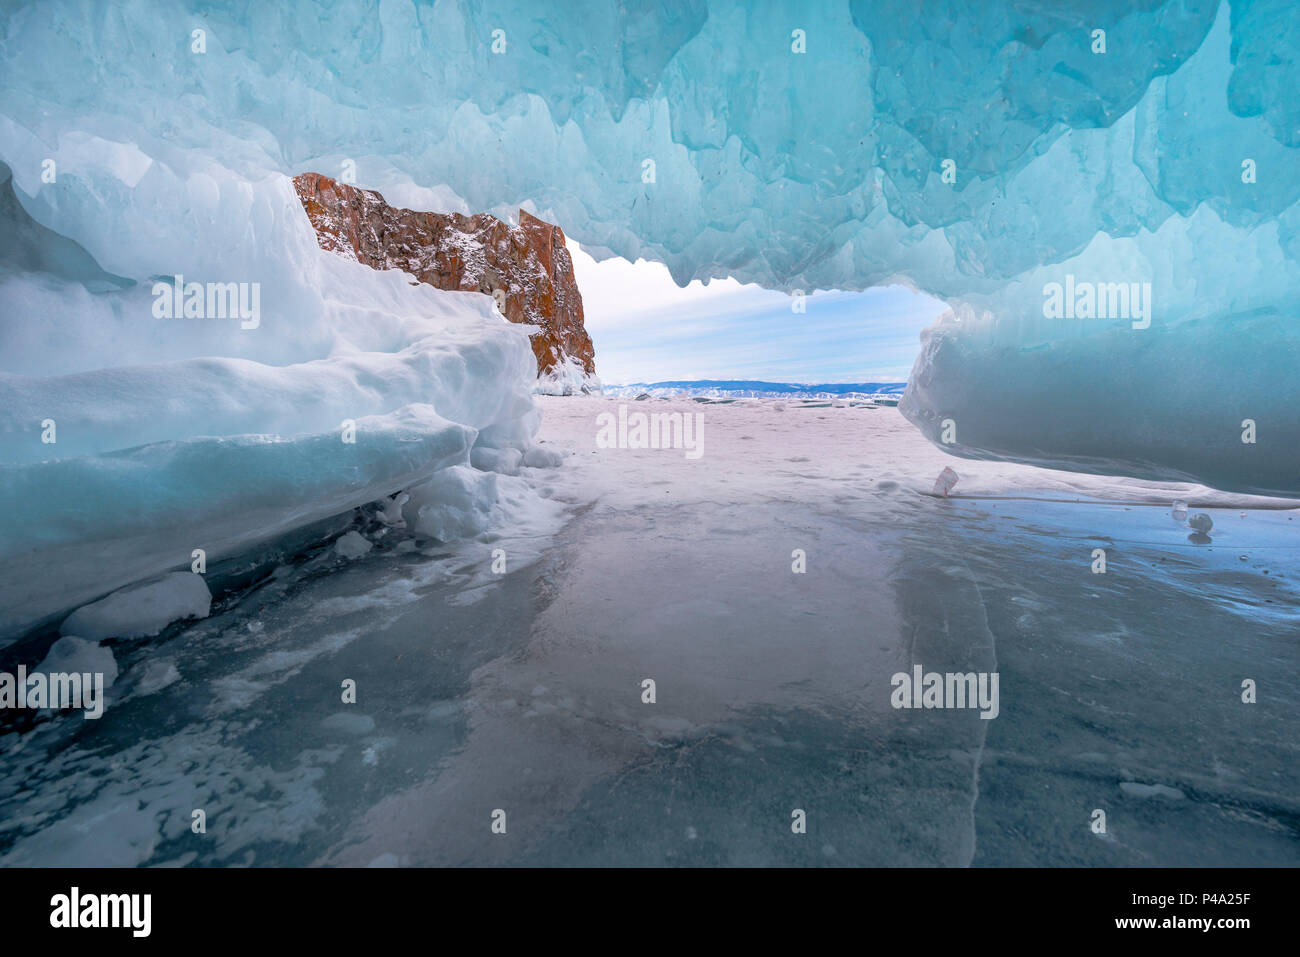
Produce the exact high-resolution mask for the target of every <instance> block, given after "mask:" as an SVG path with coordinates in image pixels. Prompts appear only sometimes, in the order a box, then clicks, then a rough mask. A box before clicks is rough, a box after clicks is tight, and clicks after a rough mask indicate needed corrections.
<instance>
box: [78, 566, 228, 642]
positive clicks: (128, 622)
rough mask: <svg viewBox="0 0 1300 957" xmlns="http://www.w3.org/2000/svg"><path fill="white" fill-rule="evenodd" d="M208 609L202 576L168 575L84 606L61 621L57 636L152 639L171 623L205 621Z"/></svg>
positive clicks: (123, 589)
mask: <svg viewBox="0 0 1300 957" xmlns="http://www.w3.org/2000/svg"><path fill="white" fill-rule="evenodd" d="M211 608H212V593H211V592H210V591H208V586H207V583H206V582H205V581H204V580H203V576H202V575H196V574H194V573H193V572H171V573H170V574H167V575H164V576H162V577H161V578H156V579H154V580H153V581H147V582H143V583H141V584H138V585H129V586H127V587H126V588H122V589H119V590H118V591H115V592H113V593H112V594H111V595H109V596H108V597H107V598H101V599H100V600H99V601H96V602H92V603H91V604H89V605H83V606H82V607H81V608H78V609H77V610H76V611H74V612H73V613H72V614H71V615H69V616H68V617H67V618H65V619H64V621H63V624H61V625H60V626H59V634H61V635H77V636H79V637H81V638H89V639H90V640H91V641H102V640H103V639H105V638H151V637H153V636H154V635H156V634H158V633H159V632H160V631H162V630H163V629H164V628H166V627H167V626H168V625H170V624H171V623H172V622H174V621H180V620H181V619H183V618H207V617H208V612H209V611H210V610H211Z"/></svg>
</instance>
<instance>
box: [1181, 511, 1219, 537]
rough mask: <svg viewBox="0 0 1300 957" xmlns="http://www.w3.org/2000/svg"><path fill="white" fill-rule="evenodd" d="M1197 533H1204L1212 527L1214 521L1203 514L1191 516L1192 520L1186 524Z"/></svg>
mask: <svg viewBox="0 0 1300 957" xmlns="http://www.w3.org/2000/svg"><path fill="white" fill-rule="evenodd" d="M1187 524H1188V525H1190V526H1192V528H1194V529H1196V530H1197V531H1198V532H1201V533H1205V532H1208V531H1209V530H1210V529H1212V528H1213V527H1214V520H1213V519H1212V518H1210V516H1208V515H1206V514H1205V513H1204V512H1200V513H1198V514H1196V515H1193V516H1192V520H1191V521H1190V522H1188V523H1187Z"/></svg>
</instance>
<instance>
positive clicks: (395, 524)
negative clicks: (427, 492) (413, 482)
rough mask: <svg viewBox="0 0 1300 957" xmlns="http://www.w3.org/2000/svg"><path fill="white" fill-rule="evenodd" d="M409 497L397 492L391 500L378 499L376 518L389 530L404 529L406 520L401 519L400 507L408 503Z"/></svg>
mask: <svg viewBox="0 0 1300 957" xmlns="http://www.w3.org/2000/svg"><path fill="white" fill-rule="evenodd" d="M410 499H411V496H409V495H407V494H406V493H405V492H398V493H397V494H396V495H394V496H393V497H392V498H384V499H380V500H379V502H378V503H377V504H378V505H379V514H378V515H377V516H376V518H378V519H379V520H380V521H381V522H383V523H384V524H385V525H387V526H388V527H389V528H406V519H404V518H402V506H403V505H405V504H406V503H407V502H408V501H410Z"/></svg>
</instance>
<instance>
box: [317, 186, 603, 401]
mask: <svg viewBox="0 0 1300 957" xmlns="http://www.w3.org/2000/svg"><path fill="white" fill-rule="evenodd" d="M293 184H294V188H295V189H296V190H297V192H298V198H299V199H301V200H302V205H303V208H304V209H305V210H306V211H307V216H308V218H309V219H310V220H311V224H312V226H313V227H315V229H316V235H317V239H318V241H319V242H320V245H321V248H322V249H328V250H331V251H333V252H337V253H340V254H342V255H344V256H346V257H348V258H349V259H352V260H354V261H356V262H360V263H364V264H365V265H367V266H370V267H372V268H374V269H400V270H403V271H404V272H408V273H410V274H411V275H413V276H415V278H416V279H418V280H420V282H425V283H429V284H430V285H432V286H436V287H437V288H439V289H447V290H464V291H472V292H481V293H486V294H487V295H489V296H492V297H493V298H494V300H495V301H497V304H498V308H499V309H500V310H501V312H502V315H504V316H505V317H506V318H507V319H509V320H510V321H511V322H518V323H526V324H529V325H535V326H537V327H538V331H537V333H536V334H535V335H534V336H533V339H532V345H533V354H534V355H535V356H536V357H537V370H538V373H539V375H540V380H539V381H540V385H539V390H540V391H546V392H551V391H555V390H559V392H558V394H567V393H566V392H565V391H563V390H565V389H566V388H567V389H569V390H570V391H581V390H582V389H583V387H584V386H588V387H589V388H590V386H592V385H594V387H595V390H596V391H598V390H599V388H600V380H599V379H596V378H595V372H596V367H595V351H594V349H593V347H592V344H591V336H590V335H588V334H587V330H586V329H585V328H584V326H583V315H582V295H581V294H580V293H579V292H578V283H577V280H576V279H575V278H574V274H573V259H572V257H571V256H570V255H569V250H568V248H567V247H566V246H565V242H564V231H563V230H562V229H560V227H558V226H552V225H551V224H550V223H546V222H543V221H542V220H540V219H538V218H537V217H536V216H533V215H532V214H530V213H529V212H527V211H526V210H523V209H521V210H519V225H518V226H512V225H510V224H509V223H504V222H502V221H501V220H499V219H497V218H496V217H495V216H492V215H490V214H488V213H480V214H479V215H477V216H462V215H460V214H459V213H449V214H443V213H433V212H416V211H414V210H410V209H399V208H397V207H394V206H390V205H389V204H388V203H386V202H385V201H384V197H383V196H381V195H380V194H379V193H377V192H375V191H374V190H369V189H358V188H356V187H354V186H349V185H347V184H346V183H340V182H337V181H335V180H333V179H331V178H330V177H328V176H322V175H321V174H319V173H302V174H300V175H299V176H296V177H294V181H293Z"/></svg>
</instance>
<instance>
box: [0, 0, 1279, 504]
mask: <svg viewBox="0 0 1300 957" xmlns="http://www.w3.org/2000/svg"><path fill="white" fill-rule="evenodd" d="M1098 31H1102V33H1098ZM1298 47H1300V15H1297V14H1296V13H1295V11H1294V9H1293V7H1292V6H1291V5H1290V4H1289V3H1287V2H1285V0H1262V2H1259V0H1257V2H1236V3H1232V4H1228V3H1222V4H1220V3H1215V2H1203V0H1181V2H1168V3H1161V2H1155V0H1141V2H1138V0H1123V2H1118V0H1117V2H1104V0H1086V2H1084V0H1073V2H1071V0H1066V2H1058V0H1053V2H1043V3H1037V4H1036V3H1016V4H1014V5H1011V4H998V3H992V2H990V3H966V2H956V0H953V2H937V3H932V2H927V3H926V4H924V5H923V6H921V5H918V4H915V3H912V2H909V0H883V2H882V0H870V2H868V0H851V2H829V3H825V4H815V5H807V4H796V3H779V2H770V3H759V4H755V3H751V2H735V3H727V2H713V3H705V2H702V0H693V2H692V0H683V2H675V3H665V4H654V5H651V4H620V3H615V2H572V3H564V4H559V3H554V2H540V0H538V2H518V0H515V2H474V0H464V2H446V0H440V2H436V3H432V4H429V3H413V2H409V0H383V2H370V3H354V2H342V0H341V2H337V3H333V4H330V5H328V6H325V5H320V4H316V3H308V2H301V3H290V2H285V3H276V4H247V3H222V2H201V3H200V2H169V3H161V2H147V0H135V2H131V3H124V4H105V3H90V2H83V3H74V2H67V0H42V2H31V3H11V4H8V5H6V6H5V7H4V10H3V12H0V161H3V162H4V163H5V164H6V165H7V166H8V167H9V168H10V169H12V179H13V184H14V196H13V201H12V203H11V205H13V206H15V207H20V211H21V212H22V213H23V214H25V216H26V219H23V218H22V217H18V216H17V211H16V210H11V212H14V214H15V217H16V218H15V219H14V222H18V221H20V220H21V221H22V223H23V224H24V225H23V227H22V228H23V229H24V230H25V231H26V232H25V233H24V235H27V234H30V235H32V236H35V237H38V238H39V241H33V242H32V243H26V242H24V243H17V244H9V245H8V246H4V245H3V243H2V242H0V246H3V248H4V249H8V250H9V253H7V254H6V257H7V258H6V259H5V266H4V270H5V271H4V273H3V277H2V278H0V281H2V283H3V285H0V309H2V310H3V313H4V321H3V323H0V337H3V343H2V344H3V346H4V348H3V350H0V363H2V364H3V370H4V371H5V372H7V373H10V374H11V375H17V376H23V377H32V376H40V377H55V376H58V377H65V376H67V377H72V378H71V379H66V380H62V379H61V380H60V381H59V382H57V383H55V382H54V381H53V380H52V379H50V380H49V381H47V382H45V384H44V385H39V386H38V385H34V384H33V383H32V382H29V381H25V380H24V381H14V380H8V379H7V380H5V383H4V388H5V389H6V390H7V391H6V392H5V394H4V400H5V408H6V410H7V414H6V415H5V419H6V421H5V422H4V423H2V425H0V431H2V432H3V443H4V455H5V456H6V459H5V460H6V461H8V462H11V463H16V462H23V461H27V460H29V459H31V458H32V457H33V456H37V455H41V454H43V453H42V452H40V451H34V448H35V447H34V446H33V445H32V444H31V443H32V441H33V440H34V438H35V437H36V436H37V434H38V432H39V422H40V421H41V419H43V418H46V417H48V414H47V413H44V412H42V411H40V408H39V407H40V406H41V405H42V404H49V403H55V402H57V403H61V405H59V410H58V411H59V415H63V416H65V417H67V416H70V417H71V420H72V421H85V422H86V423H87V427H86V428H85V429H63V428H61V430H60V434H59V442H60V443H61V445H60V451H59V455H65V454H66V455H72V454H77V455H81V454H112V453H113V452H114V451H115V450H120V449H123V448H127V447H129V444H130V443H145V442H156V441H167V440H172V439H175V438H177V437H184V438H188V437H193V436H195V435H198V434H214V435H217V436H234V435H245V434H276V435H283V434H286V433H292V432H293V431H294V429H296V428H299V427H300V428H301V431H303V432H304V433H308V434H318V433H317V432H316V431H315V430H318V429H320V428H322V427H323V426H322V423H324V422H325V421H326V420H327V419H330V418H333V417H334V416H336V415H337V414H338V413H339V411H340V409H341V408H342V407H345V406H346V407H352V406H355V405H358V404H361V405H365V406H366V408H364V409H363V410H361V411H359V412H358V413H357V414H358V415H367V414H389V413H392V412H394V411H395V410H397V409H398V408H401V407H402V403H405V402H408V401H412V400H418V399H420V398H424V399H426V400H428V401H429V403H430V404H431V405H433V407H434V408H435V409H436V414H438V415H439V416H441V417H445V418H446V419H447V421H449V422H451V423H454V424H456V425H460V426H466V427H469V428H472V429H481V428H488V429H491V428H494V427H496V426H497V425H498V424H500V427H501V428H504V429H505V430H507V431H510V430H514V431H522V432H526V431H527V430H526V428H524V427H522V426H517V423H520V422H522V421H523V418H522V416H523V415H524V413H521V412H519V409H520V408H522V406H518V405H517V404H516V397H517V395H516V393H517V390H516V389H515V387H514V386H509V387H506V386H502V385H501V383H502V382H504V381H506V380H509V379H510V377H511V376H512V375H513V372H511V371H510V370H511V369H512V368H513V366H512V363H513V361H514V360H513V359H512V358H510V357H511V356H512V355H514V353H513V352H512V350H513V349H514V348H515V347H514V346H512V345H508V344H507V338H506V337H507V335H508V334H506V333H502V332H500V330H496V329H493V330H491V331H487V332H485V331H483V330H484V329H487V328H488V327H487V326H485V325H483V323H482V322H481V321H480V320H484V321H486V320H487V319H489V318H491V317H490V316H487V315H483V316H479V317H478V318H474V317H470V316H461V318H459V319H457V318H454V317H453V316H452V313H457V312H458V309H456V308H452V307H450V306H448V305H447V304H446V302H445V301H443V300H438V301H437V302H436V303H435V301H434V299H430V298H419V297H421V296H424V295H425V294H424V293H421V292H420V291H418V290H417V291H412V290H411V289H409V288H408V287H407V286H405V285H404V284H403V283H401V281H400V277H390V278H389V279H387V280H384V279H379V280H374V281H369V280H367V281H365V282H363V281H361V280H357V281H355V282H354V281H353V279H352V277H345V278H343V279H339V278H338V275H337V273H334V272H332V270H336V269H338V268H339V267H338V266H337V264H334V263H331V264H330V269H328V270H327V269H324V268H323V267H322V266H321V265H320V263H319V260H318V257H315V255H314V252H313V251H312V249H311V248H309V247H310V246H311V237H310V235H309V233H308V232H307V231H306V229H305V220H304V221H302V223H301V224H300V223H299V221H298V220H297V219H296V218H295V216H296V212H297V211H296V210H294V202H295V201H294V199H293V196H292V193H291V187H290V185H289V179H288V177H290V176H292V175H293V174H295V173H298V172H301V171H304V170H309V169H312V170H319V171H321V172H324V173H327V174H330V175H335V176H338V177H342V178H347V177H353V178H354V179H355V181H356V182H357V184H358V185H362V186H369V187H374V188H378V189H380V190H382V191H384V193H385V195H386V196H388V197H389V198H390V199H392V201H394V202H398V203H401V204H402V205H405V206H409V207H412V208H428V209H457V210H459V211H462V212H469V211H481V210H486V211H493V212H496V213H497V214H498V215H501V216H503V217H508V216H509V215H510V214H511V213H513V211H514V209H516V208H517V207H518V206H520V205H522V206H524V207H526V208H528V209H532V210H535V211H536V212H537V213H538V214H539V215H541V216H543V217H544V218H546V219H547V220H549V221H551V222H556V223H559V224H561V225H562V226H563V228H564V229H565V230H566V232H567V233H568V234H569V235H571V236H573V237H574V238H575V239H577V240H578V241H579V242H581V243H582V244H583V245H584V247H587V248H589V249H592V250H593V251H594V252H595V253H596V254H598V255H604V254H617V255H622V256H627V257H636V256H646V257H650V258H654V259H658V260H661V261H663V262H665V263H666V264H667V265H668V266H669V268H670V269H671V270H672V273H673V275H674V277H675V278H676V279H677V280H678V281H679V282H683V283H684V282H686V281H689V280H690V279H693V278H707V277H711V276H722V275H732V276H735V277H737V278H739V279H741V280H743V281H757V282H761V283H764V284H766V285H769V286H772V287H775V288H781V289H787V290H794V289H805V290H809V289H813V288H830V287H838V288H864V287H866V286H869V285H872V284H876V283H880V282H883V281H887V280H891V279H898V278H903V279H905V280H906V281H909V282H911V283H912V284H914V285H915V286H917V287H918V288H922V289H924V290H927V291H929V292H932V293H934V294H936V295H939V296H943V297H945V298H946V299H948V300H949V301H950V302H951V303H952V305H953V312H952V314H951V315H950V316H949V317H947V318H945V319H944V320H942V321H941V322H940V323H939V324H938V325H937V326H936V327H935V328H933V329H932V330H931V331H930V334H929V336H928V339H927V342H926V343H925V345H924V348H923V350H922V353H921V355H920V357H919V359H918V363H917V367H916V369H915V371H914V374H913V376H912V383H911V386H910V388H909V391H908V393H907V396H906V397H905V399H904V402H903V405H902V407H903V409H904V410H905V411H906V413H907V414H908V415H909V417H910V418H911V419H912V420H913V421H914V422H915V423H916V424H917V425H918V426H919V427H920V428H921V429H922V430H923V431H924V432H925V433H926V434H927V435H929V436H930V437H931V438H932V439H934V440H935V441H936V442H939V443H940V444H941V445H942V446H943V447H944V448H946V449H948V450H950V451H952V452H954V453H956V454H961V455H970V456H985V457H1004V458H1010V459H1020V460H1027V461H1034V462H1041V463H1044V464H1057V465H1066V466H1069V467H1076V468H1082V469H1094V470H1101V471H1119V472H1125V473H1129V474H1138V475H1145V476H1149V477H1156V476H1164V477H1181V478H1191V479H1196V480H1199V481H1204V482H1210V483H1213V484H1216V485H1219V486H1220V487H1223V488H1228V489H1236V490H1243V491H1256V492H1269V493H1280V494H1300V454H1298V453H1297V449H1300V394H1298V392H1300V390H1298V389H1297V386H1296V381H1297V379H1296V376H1295V375H1294V370H1295V369H1296V368H1297V363H1300V332H1298V331H1297V325H1296V315H1295V311H1296V307H1295V305H1294V301H1295V295H1294V293H1295V291H1296V290H1297V289H1300V270H1298V269H1297V265H1296V246H1297V233H1296V228H1297V225H1300V210H1298V207H1297V199H1298V198H1300V166H1298V165H1297V163H1296V162H1295V155H1296V154H1295V150H1296V148H1297V147H1298V146H1300V101H1298V100H1297V98H1296V97H1295V95H1294V91H1295V89H1296V88H1297V82H1296V81H1297V79H1300V77H1298V76H1297V73H1300V66H1297V63H1298V62H1300V57H1297V56H1296V53H1297V48H1298ZM28 220H30V222H28ZM33 249H35V250H37V252H33V251H32V250H33ZM33 256H35V257H36V259H37V260H38V261H34V260H33ZM176 273H183V274H185V275H186V276H187V277H189V278H193V279H198V280H201V281H222V282H230V281H233V282H260V283H261V288H262V295H263V302H262V312H263V315H264V318H263V320H262V324H261V326H260V328H259V329H256V330H244V329H241V328H240V326H239V324H238V323H225V324H219V323H194V324H188V323H171V324H166V323H159V322H155V321H152V320H151V318H149V317H148V316H147V315H144V316H142V313H141V309H142V308H146V307H147V306H148V305H149V303H150V288H151V284H152V282H153V281H154V280H155V278H157V277H159V276H171V275H173V274H176ZM1067 282H1068V283H1070V284H1071V288H1074V287H1075V285H1077V284H1079V283H1082V284H1091V285H1093V286H1098V287H1106V288H1113V287H1115V286H1116V285H1117V284H1124V285H1125V287H1126V288H1127V287H1128V284H1137V288H1138V289H1139V290H1144V289H1145V288H1146V284H1149V286H1150V294H1149V297H1145V296H1144V297H1143V302H1144V304H1145V306H1146V309H1145V312H1146V314H1145V315H1141V314H1140V312H1141V311H1140V310H1139V314H1138V315H1131V314H1129V313H1132V312H1133V311H1134V309H1133V306H1134V303H1131V302H1130V303H1129V304H1128V306H1127V307H1126V309H1125V310H1118V311H1119V312H1120V313H1123V314H1120V315H1115V316H1108V317H1107V318H1104V319H1103V318H1095V317H1079V316H1077V315H1076V314H1075V313H1074V312H1073V311H1071V313H1070V315H1069V316H1064V315H1063V316H1059V317H1058V316H1054V315H1046V314H1045V299H1046V292H1045V290H1047V289H1049V288H1051V287H1052V286H1053V284H1060V285H1061V286H1062V287H1064V286H1065V285H1066V284H1067ZM1079 288H1082V287H1081V286H1080V287H1079ZM1117 305H1118V303H1117ZM1049 311H1050V310H1049ZM430 315H434V316H441V317H442V318H443V319H445V322H439V323H437V325H438V328H439V330H441V329H442V327H443V326H446V327H447V328H450V329H459V330H461V332H460V333H457V335H461V336H463V338H460V339H457V340H456V341H454V342H451V343H450V344H447V343H448V340H447V339H446V338H444V337H443V336H442V335H441V333H439V335H436V336H432V338H431V337H430V335H429V334H428V332H429V330H428V329H427V327H425V326H422V325H421V324H422V323H426V322H428V321H429V319H428V317H429V316H430ZM792 322H802V323H807V324H808V325H809V327H810V328H813V327H815V323H816V315H815V310H814V311H813V312H811V313H810V314H808V315H797V316H796V315H793V314H792ZM421 342H423V343H425V345H424V346H419V347H418V348H417V347H416V344H417V343H421ZM412 349H414V351H408V350H412ZM439 350H442V351H441V352H440V351H439ZM516 351H517V350H516ZM357 356H363V357H369V358H366V359H365V360H364V361H361V362H360V364H358V361H359V360H357V359H356V357H357ZM464 356H473V357H476V360H477V359H484V357H488V358H486V359H484V361H485V363H486V364H485V365H483V366H478V365H476V364H475V362H469V361H467V364H466V368H473V369H475V370H476V372H475V374H472V375H471V374H466V375H464V376H462V378H460V379H457V371H456V370H457V368H458V367H459V364H460V363H461V361H462V357H464ZM349 361H351V362H353V365H352V366H351V367H346V363H347V362H349ZM177 362H179V363H187V362H188V363H194V364H193V365H190V366H180V367H176V366H174V365H171V363H177ZM239 362H252V363H256V364H258V365H259V366H260V367H264V368H269V369H281V368H282V369H284V370H285V374H284V375H283V376H281V375H279V374H272V375H269V376H264V375H262V374H261V372H259V371H258V370H252V371H250V370H249V369H248V368H247V367H238V363H239ZM372 362H373V363H377V365H374V366H373V367H372V366H371V363H372ZM317 363H326V364H327V366H326V367H324V371H322V372H321V375H322V376H323V380H322V381H324V382H327V383H329V384H328V385H322V386H321V390H317V386H316V380H315V379H314V378H313V377H314V376H315V375H316V373H317V370H318V369H320V368H322V367H319V366H317V365H316V364H317ZM130 367H145V368H147V369H148V370H149V371H147V372H146V373H142V375H143V376H144V378H143V379H141V380H139V381H140V382H142V383H144V385H141V387H140V388H139V389H138V390H137V389H135V388H134V387H133V388H123V387H121V386H120V385H119V384H115V380H114V377H115V376H117V375H120V373H118V372H116V371H114V370H120V369H123V368H130ZM237 367H238V368H237ZM241 369H242V371H241ZM232 370H233V371H232ZM245 372H247V373H248V375H247V376H245V375H244V373H245ZM236 373H238V375H239V377H240V381H241V382H245V381H246V382H248V383H249V386H248V390H247V391H245V390H231V389H225V390H222V389H220V388H219V386H218V385H217V383H220V382H221V381H222V379H223V377H225V376H228V375H231V374H236ZM87 377H89V378H87ZM96 377H98V378H96ZM135 381H136V380H134V379H132V382H135ZM203 383H206V384H207V385H206V386H203V385H201V384H203ZM349 383H351V384H349ZM145 385H147V388H145ZM172 389H179V390H180V392H181V398H179V399H177V400H176V401H174V402H172V401H167V400H166V396H168V395H169V394H170V391H169V390H172ZM42 390H44V391H42ZM213 390H215V392H217V393H221V398H220V399H215V398H214V399H213V400H212V401H211V403H210V404H209V405H208V406H205V407H204V408H203V410H202V412H201V413H200V411H199V409H198V408H197V407H196V406H195V405H194V403H195V402H196V401H198V400H196V399H195V396H196V395H214V391H213ZM260 390H265V391H260ZM350 390H351V391H352V393H354V394H350ZM318 391H319V394H320V395H321V396H322V401H321V402H320V404H319V407H318V408H313V406H315V405H316V403H315V400H314V396H315V395H317V394H318ZM489 392H490V393H491V395H492V397H486V396H487V393H489ZM469 394H473V395H474V398H473V400H472V401H471V400H470V399H467V398H466V396H467V395H469ZM308 395H311V396H313V399H312V400H311V401H307V399H306V397H307V396H308ZM104 396H111V397H112V399H113V402H118V401H119V400H120V401H121V402H122V403H124V405H123V406H122V407H121V409H122V411H121V412H120V414H113V415H109V416H105V415H103V414H99V413H96V412H95V409H96V407H97V403H98V404H100V405H102V404H103V402H104V399H103V397H104ZM363 400H369V401H368V403H367V401H363ZM480 402H482V403H483V404H482V405H480V404H479V403H480ZM457 403H461V404H462V405H467V406H468V407H467V408H458V407H457ZM144 408H149V409H151V410H152V411H153V414H152V416H150V417H143V416H141V415H139V414H137V413H139V412H140V411H141V410H142V409H144ZM286 409H288V410H293V411H291V412H286V411H285V410H286ZM38 415H39V416H40V419H36V422H33V421H32V419H33V417H35V416H38ZM53 417H55V418H57V416H53ZM78 417H81V418H80V419H79V418H78ZM318 420H319V421H318ZM1248 420H1249V421H1250V422H1251V423H1253V424H1254V429H1253V432H1252V430H1251V429H1249V428H1248V427H1247V426H1246V425H1244V424H1243V423H1245V422H1247V421H1248ZM205 430H206V432H205ZM1248 433H1249V434H1250V437H1253V438H1254V439H1255V441H1254V442H1246V441H1243V438H1244V437H1246V436H1247V435H1248ZM945 437H950V438H952V441H951V442H948V441H944V439H945ZM64 442H66V443H68V444H67V445H66V446H65V445H62V443H64Z"/></svg>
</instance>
